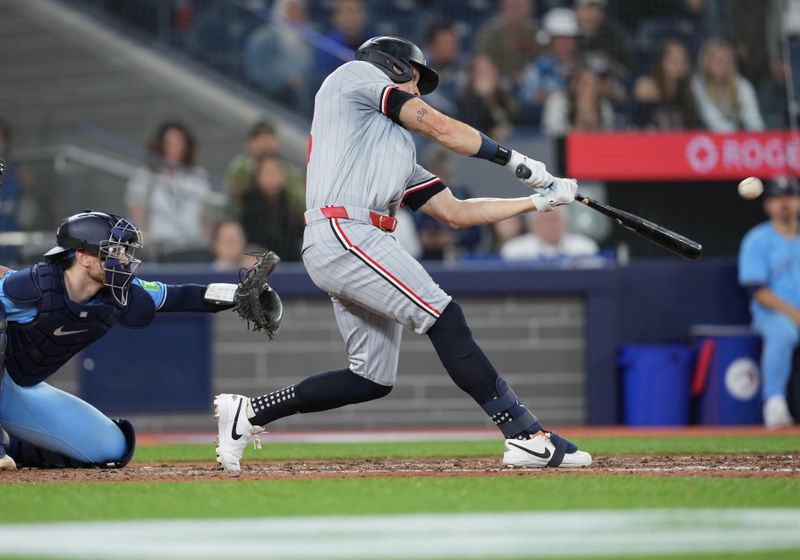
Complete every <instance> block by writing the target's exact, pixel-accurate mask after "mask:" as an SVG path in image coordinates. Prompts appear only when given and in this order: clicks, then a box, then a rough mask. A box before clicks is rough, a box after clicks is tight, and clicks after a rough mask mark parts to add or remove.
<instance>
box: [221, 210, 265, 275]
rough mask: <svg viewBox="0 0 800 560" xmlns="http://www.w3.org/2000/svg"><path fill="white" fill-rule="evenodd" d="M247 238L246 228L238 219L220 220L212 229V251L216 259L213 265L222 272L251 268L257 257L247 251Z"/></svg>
mask: <svg viewBox="0 0 800 560" xmlns="http://www.w3.org/2000/svg"><path fill="white" fill-rule="evenodd" d="M246 250H247V238H246V237H245V235H244V229H243V228H242V226H241V224H240V223H239V222H237V221H236V220H230V219H227V220H220V221H219V222H217V223H216V224H214V228H213V230H212V231H211V253H212V254H213V255H214V261H213V262H212V263H211V266H212V267H213V268H214V270H218V271H220V272H235V271H238V270H239V269H241V268H245V269H246V268H250V267H252V266H253V265H254V264H255V261H256V259H255V257H254V256H253V255H250V254H248V253H247V252H246Z"/></svg>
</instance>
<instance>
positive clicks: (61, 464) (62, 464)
mask: <svg viewBox="0 0 800 560" xmlns="http://www.w3.org/2000/svg"><path fill="white" fill-rule="evenodd" d="M112 421H113V422H114V423H115V424H116V425H117V427H118V428H119V429H120V431H122V434H123V435H124V436H125V443H126V450H125V454H124V455H123V456H122V457H120V458H118V459H108V460H106V461H100V462H97V463H88V462H86V461H80V460H78V459H74V458H72V457H67V456H66V455H63V454H62V453H58V452H56V451H49V450H47V449H43V448H41V447H38V446H36V445H33V444H32V443H28V442H27V441H23V440H20V439H17V438H15V437H13V436H12V437H11V443H10V445H9V447H8V454H9V455H10V456H11V457H13V458H14V459H15V460H16V462H17V465H18V466H20V467H35V468H42V469H64V468H67V469H89V468H112V469H116V468H121V467H124V466H125V465H127V464H128V463H129V462H130V460H131V458H132V457H133V452H134V450H135V448H136V432H135V431H134V429H133V424H131V423H130V422H129V421H128V420H125V419H113V420H112Z"/></svg>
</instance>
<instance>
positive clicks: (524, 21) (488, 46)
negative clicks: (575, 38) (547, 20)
mask: <svg viewBox="0 0 800 560" xmlns="http://www.w3.org/2000/svg"><path fill="white" fill-rule="evenodd" d="M531 4H532V2H531V0H502V3H501V5H500V13H499V14H498V15H497V16H495V17H494V18H492V19H491V20H489V21H488V22H486V23H485V24H483V26H481V28H480V29H479V30H478V41H477V44H476V48H475V54H485V55H488V56H489V58H491V59H492V62H493V63H494V65H495V67H497V69H498V70H499V71H500V75H501V76H502V77H503V78H504V79H505V80H508V81H510V82H511V83H512V84H517V83H519V80H520V78H521V75H522V71H523V69H524V68H525V66H527V65H528V64H529V63H530V62H532V61H533V60H534V59H535V58H536V57H537V56H538V55H539V54H540V52H541V48H540V46H539V43H538V42H537V41H536V30H537V28H538V25H537V23H536V20H535V19H533V17H532V15H531V14H532V5H531Z"/></svg>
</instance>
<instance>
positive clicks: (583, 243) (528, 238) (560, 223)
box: [500, 208, 598, 260]
mask: <svg viewBox="0 0 800 560" xmlns="http://www.w3.org/2000/svg"><path fill="white" fill-rule="evenodd" d="M525 224H526V227H527V233H525V234H523V235H520V236H519V237H515V238H513V239H511V240H509V241H508V242H506V243H505V245H503V247H502V249H501V250H500V255H501V256H502V257H503V258H504V259H509V260H521V259H536V258H548V257H550V258H552V257H585V256H591V255H596V254H597V252H598V247H597V243H595V242H594V240H593V239H591V238H589V237H586V236H585V235H580V234H577V233H568V232H567V231H566V228H567V220H566V217H565V210H563V209H561V208H556V209H554V210H553V211H551V212H544V213H541V212H531V213H530V214H526V215H525Z"/></svg>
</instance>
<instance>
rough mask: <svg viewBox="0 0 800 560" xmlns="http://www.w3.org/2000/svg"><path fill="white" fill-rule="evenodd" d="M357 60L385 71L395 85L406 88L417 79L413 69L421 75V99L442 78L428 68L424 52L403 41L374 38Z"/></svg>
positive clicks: (401, 39) (433, 88)
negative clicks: (405, 84) (407, 83)
mask: <svg viewBox="0 0 800 560" xmlns="http://www.w3.org/2000/svg"><path fill="white" fill-rule="evenodd" d="M356 60H365V61H367V62H370V63H372V64H374V65H375V66H377V67H378V68H380V69H381V70H383V71H384V72H385V73H386V75H387V76H389V77H390V78H391V79H392V81H393V82H395V83H396V84H403V83H405V82H408V81H410V80H411V79H412V78H413V77H414V72H413V70H412V69H413V68H416V69H417V71H418V72H419V82H418V84H417V85H418V87H419V91H420V93H421V94H422V95H425V94H428V93H430V92H432V91H433V90H435V89H436V86H437V85H439V75H438V74H437V73H436V72H434V71H433V70H431V69H430V68H428V65H427V62H425V55H423V54H422V50H421V49H420V48H419V47H418V46H417V45H415V44H414V43H412V42H411V41H409V40H407V39H403V38H401V37H388V36H384V37H373V38H372V39H368V40H367V41H366V42H365V43H364V44H363V45H361V46H360V47H358V50H357V51H356Z"/></svg>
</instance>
